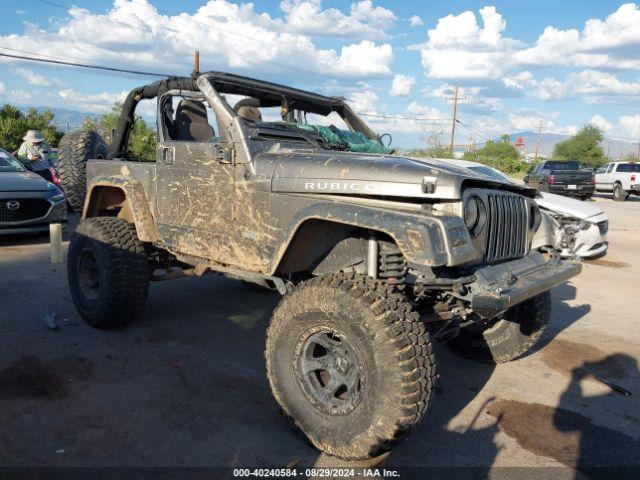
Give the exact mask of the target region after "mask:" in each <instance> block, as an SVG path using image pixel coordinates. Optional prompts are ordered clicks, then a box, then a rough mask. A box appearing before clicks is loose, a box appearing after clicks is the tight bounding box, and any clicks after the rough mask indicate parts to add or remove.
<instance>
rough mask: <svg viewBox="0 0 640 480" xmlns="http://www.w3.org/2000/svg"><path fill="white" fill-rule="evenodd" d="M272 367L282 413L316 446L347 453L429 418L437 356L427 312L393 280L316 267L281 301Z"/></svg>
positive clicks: (369, 451) (391, 438)
mask: <svg viewBox="0 0 640 480" xmlns="http://www.w3.org/2000/svg"><path fill="white" fill-rule="evenodd" d="M265 357H266V363H267V376H268V378H269V383H270V385H271V390H272V392H273V395H274V397H275V399H276V401H277V402H278V403H279V405H280V407H281V410H282V412H283V414H284V415H285V416H286V417H287V418H288V419H289V421H290V422H291V423H292V424H293V426H294V428H295V429H296V430H298V431H299V432H301V433H303V434H304V435H306V437H307V438H308V440H309V441H310V442H311V443H312V444H313V445H314V446H315V447H317V448H318V449H320V450H322V451H324V452H326V453H329V454H331V455H335V456H338V457H342V458H346V459H360V458H369V457H372V456H376V455H378V454H380V453H382V452H384V451H386V450H389V449H390V448H391V447H392V446H393V445H394V444H395V443H396V442H397V441H398V440H400V439H401V438H402V437H403V436H405V435H406V434H407V433H408V432H409V431H410V430H411V429H412V427H413V426H414V425H416V424H417V423H418V422H419V421H420V420H421V418H422V416H423V414H424V412H425V411H426V409H427V407H428V406H429V403H430V401H431V398H432V395H433V388H434V382H435V379H436V367H435V358H434V355H433V351H432V346H431V342H430V340H429V335H428V333H427V332H426V331H425V328H424V324H423V323H422V322H421V321H420V319H419V316H418V315H417V314H416V313H415V312H413V311H412V309H411V306H410V305H409V303H407V301H406V300H405V298H404V297H403V296H402V295H401V294H399V293H397V292H395V291H394V290H393V288H392V287H390V286H388V285H385V284H383V283H380V282H376V281H374V280H371V279H369V278H366V277H363V276H360V275H355V274H335V275H327V276H323V277H317V278H314V279H312V280H309V281H307V282H303V283H301V284H300V285H298V286H296V287H295V288H294V289H293V291H291V292H290V293H288V294H287V295H285V296H284V298H283V299H282V301H281V302H280V304H279V305H278V306H277V308H276V309H275V311H274V313H273V317H272V319H271V324H270V326H269V329H268V331H267V345H266V352H265Z"/></svg>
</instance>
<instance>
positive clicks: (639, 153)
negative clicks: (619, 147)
mask: <svg viewBox="0 0 640 480" xmlns="http://www.w3.org/2000/svg"><path fill="white" fill-rule="evenodd" d="M638 160H640V143H638Z"/></svg>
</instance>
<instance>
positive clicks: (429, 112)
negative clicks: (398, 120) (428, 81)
mask: <svg viewBox="0 0 640 480" xmlns="http://www.w3.org/2000/svg"><path fill="white" fill-rule="evenodd" d="M407 113H412V114H415V115H419V116H421V117H425V118H433V119H442V120H449V119H446V118H445V116H444V115H443V114H442V112H441V111H440V110H438V109H437V108H433V107H429V106H427V105H422V104H420V103H418V102H411V103H410V104H409V105H408V106H407Z"/></svg>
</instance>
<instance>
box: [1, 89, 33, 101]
mask: <svg viewBox="0 0 640 480" xmlns="http://www.w3.org/2000/svg"><path fill="white" fill-rule="evenodd" d="M31 98H32V97H31V93H29V92H27V91H26V90H22V89H21V88H15V89H13V90H11V92H10V93H9V95H7V101H8V102H9V103H23V102H29V101H31Z"/></svg>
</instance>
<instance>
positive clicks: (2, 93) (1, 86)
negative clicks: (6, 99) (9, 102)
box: [0, 82, 4, 95]
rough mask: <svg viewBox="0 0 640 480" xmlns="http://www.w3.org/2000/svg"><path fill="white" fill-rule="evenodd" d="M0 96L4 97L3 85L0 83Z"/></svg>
mask: <svg viewBox="0 0 640 480" xmlns="http://www.w3.org/2000/svg"><path fill="white" fill-rule="evenodd" d="M0 95H4V83H2V82H0Z"/></svg>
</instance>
